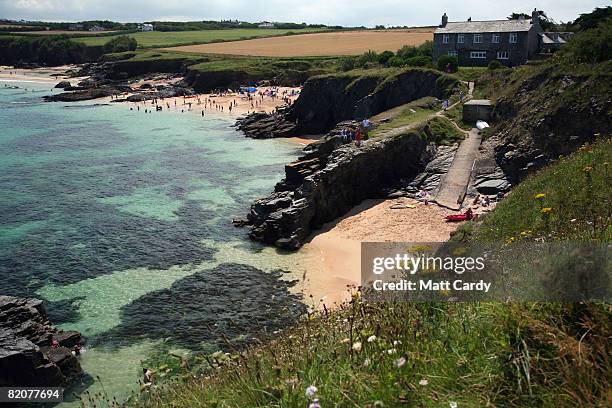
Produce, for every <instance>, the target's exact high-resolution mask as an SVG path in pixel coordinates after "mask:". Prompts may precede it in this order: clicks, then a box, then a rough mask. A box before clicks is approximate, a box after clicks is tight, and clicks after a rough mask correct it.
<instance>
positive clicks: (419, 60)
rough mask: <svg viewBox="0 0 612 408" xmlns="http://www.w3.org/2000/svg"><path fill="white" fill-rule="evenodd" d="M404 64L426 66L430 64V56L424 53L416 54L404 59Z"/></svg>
mask: <svg viewBox="0 0 612 408" xmlns="http://www.w3.org/2000/svg"><path fill="white" fill-rule="evenodd" d="M405 62H406V65H408V66H409V67H426V66H428V65H430V64H431V58H430V57H426V56H425V55H418V56H416V57H412V58H408V59H406V61H405Z"/></svg>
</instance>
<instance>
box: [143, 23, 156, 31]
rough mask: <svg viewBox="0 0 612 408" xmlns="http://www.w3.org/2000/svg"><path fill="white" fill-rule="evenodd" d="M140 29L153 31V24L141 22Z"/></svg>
mask: <svg viewBox="0 0 612 408" xmlns="http://www.w3.org/2000/svg"><path fill="white" fill-rule="evenodd" d="M140 31H153V24H142V25H141V26H140Z"/></svg>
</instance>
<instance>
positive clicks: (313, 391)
mask: <svg viewBox="0 0 612 408" xmlns="http://www.w3.org/2000/svg"><path fill="white" fill-rule="evenodd" d="M317 391H319V390H318V388H317V387H315V386H314V385H309V386H308V387H306V391H305V392H304V393H305V394H306V396H307V397H308V398H312V397H314V396H315V394H316V393H317Z"/></svg>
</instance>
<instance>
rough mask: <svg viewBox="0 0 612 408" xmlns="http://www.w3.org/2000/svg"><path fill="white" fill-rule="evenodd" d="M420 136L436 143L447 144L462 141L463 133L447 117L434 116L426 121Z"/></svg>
mask: <svg viewBox="0 0 612 408" xmlns="http://www.w3.org/2000/svg"><path fill="white" fill-rule="evenodd" d="M421 137H422V138H424V139H426V140H428V141H429V142H433V143H435V144H437V145H443V146H449V145H453V144H455V143H459V142H460V141H462V140H463V139H464V138H465V133H463V132H462V131H460V130H459V129H457V128H456V127H455V126H454V125H453V123H452V122H451V121H450V120H448V119H447V118H445V117H442V116H435V117H433V118H431V119H430V120H429V121H427V124H426V125H425V127H424V128H423V130H422V131H421Z"/></svg>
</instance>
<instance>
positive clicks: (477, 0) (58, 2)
mask: <svg viewBox="0 0 612 408" xmlns="http://www.w3.org/2000/svg"><path fill="white" fill-rule="evenodd" d="M608 5H609V1H591V0H537V1H533V0H532V1H524V0H507V1H503V2H496V1H487V0H467V1H458V0H456V1H449V0H428V1H415V0H101V1H95V0H0V19H12V20H20V19H24V20H44V21H81V20H113V21H121V22H143V21H152V20H167V21H168V20H173V21H195V20H221V19H225V20H236V19H237V20H241V21H250V22H259V21H264V20H266V21H282V22H297V23H301V22H306V23H310V24H315V23H322V24H328V25H343V26H362V25H364V26H367V27H373V26H375V25H378V24H383V25H386V26H404V25H406V26H424V25H436V24H439V21H440V17H441V15H442V13H443V12H446V13H447V14H448V16H449V20H450V21H463V20H466V19H467V18H468V17H472V19H474V20H491V19H500V18H505V17H506V16H508V15H510V14H511V13H512V12H530V11H531V10H533V8H534V7H537V8H538V10H544V11H545V12H546V13H547V14H548V15H549V17H552V18H553V19H554V20H556V21H557V22H560V21H563V22H567V21H568V20H574V19H575V18H576V17H577V16H578V15H579V14H580V13H588V12H590V11H592V10H593V9H594V8H595V7H605V6H608Z"/></svg>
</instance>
